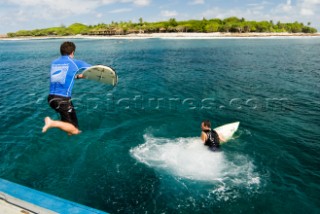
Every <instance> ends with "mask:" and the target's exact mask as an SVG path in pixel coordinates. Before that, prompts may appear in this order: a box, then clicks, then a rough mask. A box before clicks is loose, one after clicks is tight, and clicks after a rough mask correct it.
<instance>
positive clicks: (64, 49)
mask: <svg viewBox="0 0 320 214" xmlns="http://www.w3.org/2000/svg"><path fill="white" fill-rule="evenodd" d="M74 51H76V45H75V44H74V43H73V42H64V43H62V44H61V46H60V53H61V55H62V56H64V55H70V54H72V52H74Z"/></svg>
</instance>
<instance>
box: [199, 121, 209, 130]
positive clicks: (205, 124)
mask: <svg viewBox="0 0 320 214" xmlns="http://www.w3.org/2000/svg"><path fill="white" fill-rule="evenodd" d="M201 129H202V130H208V129H211V122H210V120H204V121H202V123H201Z"/></svg>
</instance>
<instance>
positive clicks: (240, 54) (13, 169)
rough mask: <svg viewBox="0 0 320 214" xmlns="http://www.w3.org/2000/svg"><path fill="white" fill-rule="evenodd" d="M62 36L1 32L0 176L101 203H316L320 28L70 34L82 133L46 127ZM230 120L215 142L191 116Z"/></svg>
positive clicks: (189, 208) (167, 207)
mask: <svg viewBox="0 0 320 214" xmlns="http://www.w3.org/2000/svg"><path fill="white" fill-rule="evenodd" d="M62 41H63V40H58V39H53V40H29V41H0V74H1V75H0V82H1V87H0V96H1V97H0V110H1V111H0V114H1V123H0V143H1V144H0V160H1V161H0V177H1V178H4V179H7V180H10V181H13V182H16V183H19V184H22V185H25V186H28V187H31V188H34V189H37V190H40V191H44V192H46V193H50V194H53V195H56V196H60V197H62V198H65V199H68V200H72V201H75V202H78V203H81V204H84V205H87V206H90V207H94V208H97V209H100V210H103V211H107V212H110V213H284V212H286V213H319V212H320V183H319V180H320V165H319V163H320V156H319V150H320V144H319V138H320V122H319V121H320V114H319V113H320V84H319V82H320V81H319V80H320V58H319V56H320V39H319V38H303V39H302V38H300V39H299V38H298V39H217V40H165V39H146V40H90V39H74V40H73V41H74V42H75V43H76V45H77V50H76V58H77V59H82V60H85V61H87V62H88V63H91V64H105V65H109V66H112V67H113V68H115V69H116V70H117V72H118V75H119V84H118V86H117V87H115V88H114V89H112V88H109V87H107V86H105V85H100V84H97V83H94V82H90V81H88V80H77V82H76V84H75V86H74V90H73V99H74V104H75V106H76V108H77V113H78V119H79V124H80V128H81V130H82V131H83V133H82V134H81V135H78V136H72V137H69V136H67V135H66V134H65V133H63V132H61V131H59V130H55V129H50V130H49V131H48V132H47V133H46V134H42V133H41V129H42V126H43V119H44V117H45V116H50V117H52V118H54V119H58V118H59V117H58V115H57V114H56V113H55V112H54V111H53V110H52V109H50V108H49V106H48V104H47V102H46V97H47V93H48V90H49V79H48V78H49V67H50V62H51V61H52V60H53V59H55V58H57V57H58V56H59V45H60V44H61V42H62ZM203 119H210V120H211V121H212V124H213V126H214V127H216V126H219V125H222V124H225V123H230V122H234V121H240V127H239V130H238V132H237V133H236V134H235V136H234V138H233V139H232V140H231V141H230V142H228V143H226V144H225V145H223V147H222V150H223V151H222V152H221V153H211V152H210V151H208V150H206V148H205V147H203V146H202V145H201V143H200V141H199V138H198V136H199V135H200V123H201V121H202V120H203Z"/></svg>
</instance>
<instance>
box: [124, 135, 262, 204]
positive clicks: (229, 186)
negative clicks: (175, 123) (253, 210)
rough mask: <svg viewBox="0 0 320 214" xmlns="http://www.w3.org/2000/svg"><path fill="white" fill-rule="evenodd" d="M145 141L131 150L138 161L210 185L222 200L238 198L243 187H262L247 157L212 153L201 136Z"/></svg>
mask: <svg viewBox="0 0 320 214" xmlns="http://www.w3.org/2000/svg"><path fill="white" fill-rule="evenodd" d="M144 139H145V143H144V144H141V145H139V146H137V147H135V148H132V149H131V150H130V153H131V155H132V156H133V157H134V158H135V159H136V160H138V161H139V162H141V163H144V164H146V165H148V166H149V167H152V168H155V169H156V170H158V171H160V172H162V173H170V174H171V175H173V176H175V177H179V178H185V179H191V180H197V181H203V182H210V183H212V184H213V185H211V187H213V189H212V188H211V189H210V192H211V194H214V195H216V197H217V198H218V199H219V200H224V201H226V200H230V199H232V198H234V197H237V195H239V194H240V193H239V189H243V188H244V189H246V190H247V191H249V192H254V191H255V190H257V188H258V187H259V185H260V176H259V174H258V173H257V172H255V170H254V169H255V166H254V164H253V163H252V161H251V160H250V159H249V158H248V157H246V156H245V155H242V154H232V155H227V154H225V152H212V151H210V150H208V149H207V147H205V146H203V144H202V142H201V140H200V139H199V138H198V137H191V138H176V139H167V138H156V137H153V136H150V135H148V134H146V135H144ZM229 156H230V157H229ZM235 187H236V188H235Z"/></svg>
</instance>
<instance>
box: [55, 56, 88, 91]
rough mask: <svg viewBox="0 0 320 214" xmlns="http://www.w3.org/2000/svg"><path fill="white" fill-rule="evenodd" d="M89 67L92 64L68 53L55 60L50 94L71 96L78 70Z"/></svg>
mask: <svg viewBox="0 0 320 214" xmlns="http://www.w3.org/2000/svg"><path fill="white" fill-rule="evenodd" d="M88 67H91V65H90V64H88V63H86V62H84V61H80V60H75V59H72V58H71V57H69V56H67V55H65V56H61V57H60V58H58V59H56V60H54V61H53V62H52V64H51V71H50V95H59V96H63V97H71V93H72V88H73V85H74V79H75V76H76V74H77V72H78V71H79V70H81V69H86V68H88Z"/></svg>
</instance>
